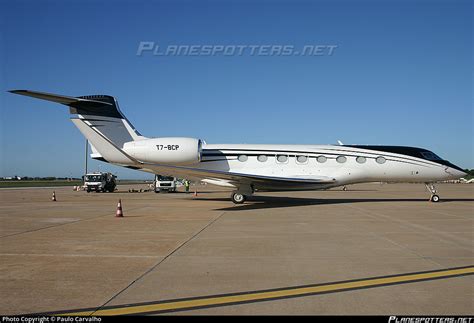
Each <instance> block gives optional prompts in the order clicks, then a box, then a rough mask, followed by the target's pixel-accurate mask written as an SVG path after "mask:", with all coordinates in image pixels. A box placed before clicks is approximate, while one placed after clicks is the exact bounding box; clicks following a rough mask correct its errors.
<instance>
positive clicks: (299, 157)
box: [296, 156, 308, 164]
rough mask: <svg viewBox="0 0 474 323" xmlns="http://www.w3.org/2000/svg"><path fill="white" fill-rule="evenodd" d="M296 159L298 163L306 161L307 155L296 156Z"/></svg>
mask: <svg viewBox="0 0 474 323" xmlns="http://www.w3.org/2000/svg"><path fill="white" fill-rule="evenodd" d="M296 161H297V162H298V163H300V164H303V163H306V162H307V161H308V156H298V157H296Z"/></svg>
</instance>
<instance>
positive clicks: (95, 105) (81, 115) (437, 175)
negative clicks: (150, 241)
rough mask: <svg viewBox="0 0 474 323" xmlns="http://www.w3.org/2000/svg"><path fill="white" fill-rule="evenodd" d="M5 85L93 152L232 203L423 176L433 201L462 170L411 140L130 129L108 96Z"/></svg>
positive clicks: (95, 156) (127, 122)
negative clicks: (182, 134)
mask: <svg viewBox="0 0 474 323" xmlns="http://www.w3.org/2000/svg"><path fill="white" fill-rule="evenodd" d="M10 92H12V93H15V94H20V95H26V96H31V97H34V98H38V99H43V100H48V101H53V102H57V103H61V104H64V105H66V106H69V107H70V112H71V114H73V115H74V116H73V117H71V120H72V122H73V123H74V124H75V125H76V127H77V128H79V130H80V131H81V132H82V134H83V135H84V136H85V137H86V138H87V139H88V140H89V143H90V145H91V149H92V154H91V157H92V158H93V159H97V160H101V161H105V162H108V163H112V164H115V165H119V166H124V167H128V168H132V169H137V170H142V171H145V172H150V173H154V174H162V175H168V176H174V177H180V178H188V179H191V180H200V181H203V182H207V183H211V184H214V185H220V186H225V187H231V188H234V191H233V193H232V195H231V199H232V201H233V202H234V203H236V204H240V203H243V202H244V201H245V200H246V198H247V197H248V196H250V195H252V194H253V193H254V192H255V191H289V190H324V189H328V188H331V187H336V186H344V185H348V184H355V183H364V182H388V181H389V182H424V183H425V184H426V187H427V188H428V190H429V192H430V193H431V198H430V200H431V201H432V202H438V201H439V196H438V195H437V191H436V188H435V187H434V185H433V183H434V182H436V181H443V180H449V179H458V178H460V177H462V176H464V175H466V173H465V172H464V171H463V170H462V169H461V168H459V167H458V166H456V165H453V164H451V163H450V162H448V161H447V160H443V159H441V158H440V157H438V156H437V155H436V154H434V153H433V152H431V151H429V150H426V149H422V148H415V147H402V146H365V145H364V146H362V145H237V144H212V145H211V144H207V143H205V142H204V141H203V140H200V139H195V138H179V137H160V138H148V137H144V136H142V135H141V134H140V133H139V132H138V131H137V130H135V128H134V127H133V126H132V124H131V123H130V122H129V121H128V120H127V118H125V116H124V115H123V114H122V112H121V111H120V109H119V107H118V103H117V101H116V100H115V98H113V97H111V96H107V95H89V96H80V97H69V96H63V95H56V94H49V93H42V92H35V91H28V90H14V91H10ZM341 144H342V143H341Z"/></svg>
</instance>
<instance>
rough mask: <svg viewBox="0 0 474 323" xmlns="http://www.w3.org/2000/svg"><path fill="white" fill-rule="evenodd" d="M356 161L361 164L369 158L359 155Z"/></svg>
mask: <svg viewBox="0 0 474 323" xmlns="http://www.w3.org/2000/svg"><path fill="white" fill-rule="evenodd" d="M356 161H357V162H358V163H359V164H363V163H365V162H366V161H367V159H366V158H365V157H362V156H359V157H357V158H356Z"/></svg>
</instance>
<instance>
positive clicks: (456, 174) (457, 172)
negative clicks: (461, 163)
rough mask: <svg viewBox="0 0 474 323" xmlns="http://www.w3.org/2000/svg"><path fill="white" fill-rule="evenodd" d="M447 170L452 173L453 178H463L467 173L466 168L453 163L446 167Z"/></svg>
mask: <svg viewBox="0 0 474 323" xmlns="http://www.w3.org/2000/svg"><path fill="white" fill-rule="evenodd" d="M446 172H447V173H449V174H451V175H452V177H453V179H457V178H461V177H464V176H466V175H467V173H466V172H465V171H464V169H462V168H461V167H458V166H456V165H454V164H451V163H450V165H449V167H448V168H447V169H446Z"/></svg>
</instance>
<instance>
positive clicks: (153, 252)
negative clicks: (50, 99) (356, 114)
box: [0, 184, 474, 315]
mask: <svg viewBox="0 0 474 323" xmlns="http://www.w3.org/2000/svg"><path fill="white" fill-rule="evenodd" d="M131 187H132V186H120V187H119V189H120V192H116V193H89V194H88V193H86V192H74V191H72V188H70V187H63V188H54V190H55V191H56V197H57V202H52V201H51V195H52V191H53V189H21V190H8V189H6V190H1V191H0V284H1V286H2V288H1V289H0V297H1V299H2V302H0V313H1V314H27V313H42V312H47V313H56V312H61V311H66V312H71V313H72V312H81V311H82V312H84V311H85V312H87V313H89V314H93V313H96V314H101V313H102V314H107V313H106V312H101V311H105V310H111V309H114V310H116V309H117V310H121V311H126V310H124V309H125V308H128V311H132V312H125V314H127V313H133V314H140V313H162V312H163V313H169V312H170V311H172V312H171V313H173V314H176V315H179V314H185V315H189V314H386V315H387V314H394V313H395V314H411V315H416V314H420V315H421V314H433V315H434V314H439V315H449V314H458V315H463V314H464V315H467V314H472V313H473V312H474V301H473V299H474V284H473V283H474V280H473V279H474V276H473V275H472V273H474V248H473V246H474V244H473V241H474V226H473V218H474V185H469V184H440V185H438V189H439V194H440V197H441V201H440V202H439V203H431V202H429V201H428V198H429V194H428V192H427V191H426V190H425V188H424V185H422V184H383V185H381V184H363V185H353V186H349V187H348V191H342V190H340V189H334V190H329V191H313V192H278V193H274V192H273V193H270V192H269V193H258V194H257V195H256V196H255V197H253V198H252V199H251V200H250V201H248V202H246V203H245V204H243V205H238V206H236V205H234V204H232V202H230V200H229V196H230V191H228V190H225V189H224V190H223V189H222V188H218V187H214V186H199V185H198V186H197V187H198V190H199V193H198V196H197V197H194V196H193V194H185V193H182V192H181V193H176V194H168V193H160V194H155V193H153V192H146V193H128V192H127V190H128V189H129V188H131ZM133 188H135V189H137V188H145V186H139V185H134V186H133ZM192 189H193V187H192ZM119 199H122V204H123V213H124V215H125V217H123V218H116V217H115V211H116V207H117V202H118V200H119ZM457 267H464V268H463V269H452V268H457ZM420 272H428V273H425V274H419V273H420ZM407 274H409V275H408V276H407ZM410 275H411V276H410ZM419 275H422V276H419ZM386 276H393V277H389V278H387V277H386ZM378 277H379V278H378ZM380 277H385V278H380ZM420 277H421V278H420ZM346 281H350V284H352V285H354V286H352V285H351V286H352V287H350V288H349V287H346V284H347V282H346ZM320 285H322V286H324V287H321V286H320ZM299 286H311V287H310V288H311V289H310V290H307V291H306V290H301V288H299V289H298V287H299ZM274 289H278V295H277V296H275V295H274V294H269V293H268V291H267V290H274ZM247 292H251V293H250V294H245V293H247ZM242 293H244V294H242ZM262 293H263V294H262ZM265 293H266V294H265ZM272 293H273V292H272ZM298 293H299V294H298ZM301 293H303V294H301ZM305 293H306V294H305ZM215 295H218V296H215ZM229 295H231V296H232V295H233V296H232V297H231V298H229ZM242 295H247V296H245V297H247V298H245V297H244V296H242ZM262 295H263V296H265V295H266V296H265V297H267V298H264V297H263V296H262ZM208 296H211V297H208ZM182 299H186V300H189V299H191V300H192V301H186V302H183V301H182ZM177 300H178V301H177ZM164 301H166V302H165V303H167V304H168V303H169V304H172V305H169V304H168V305H169V306H168V307H167V308H168V310H166V311H164V310H162V308H163V306H162V305H160V306H161V307H159V306H158V305H156V304H162V303H163V302H164ZM144 303H146V304H149V305H148V307H144V306H143V304H144ZM130 304H132V306H128V305H130ZM133 311H134V312H133ZM109 314H113V313H112V312H110V313H109Z"/></svg>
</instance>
